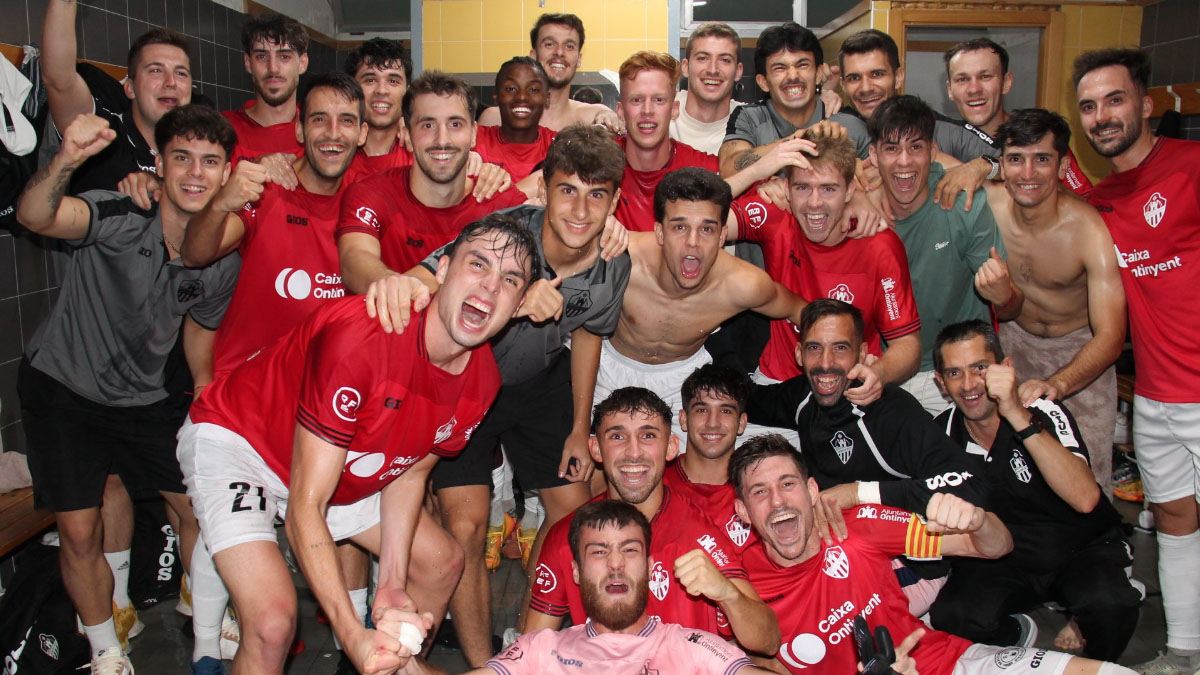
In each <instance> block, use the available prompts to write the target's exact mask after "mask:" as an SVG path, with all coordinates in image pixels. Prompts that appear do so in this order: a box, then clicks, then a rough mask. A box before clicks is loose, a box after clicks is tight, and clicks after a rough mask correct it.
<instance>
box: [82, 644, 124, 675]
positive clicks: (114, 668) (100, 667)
mask: <svg viewBox="0 0 1200 675" xmlns="http://www.w3.org/2000/svg"><path fill="white" fill-rule="evenodd" d="M91 666H92V675H133V664H132V663H130V662H129V657H128V656H126V655H125V652H123V651H121V648H120V647H109V648H108V649H103V650H101V651H100V653H99V654H97V655H95V656H93V657H92V663H91Z"/></svg>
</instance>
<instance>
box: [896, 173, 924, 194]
mask: <svg viewBox="0 0 1200 675" xmlns="http://www.w3.org/2000/svg"><path fill="white" fill-rule="evenodd" d="M917 176H918V172H916V171H895V172H893V173H892V185H894V186H895V187H896V191H897V192H901V193H910V192H915V191H916V190H917V189H918V188H919V187H920V186H919V185H918V184H917Z"/></svg>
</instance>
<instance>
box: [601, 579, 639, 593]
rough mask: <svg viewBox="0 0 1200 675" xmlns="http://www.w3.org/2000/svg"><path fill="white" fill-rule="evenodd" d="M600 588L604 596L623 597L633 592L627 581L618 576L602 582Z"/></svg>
mask: <svg viewBox="0 0 1200 675" xmlns="http://www.w3.org/2000/svg"><path fill="white" fill-rule="evenodd" d="M601 588H602V590H603V591H604V593H605V594H606V595H615V596H624V595H628V594H629V592H630V591H631V590H633V585H632V584H631V583H630V582H629V579H626V578H625V577H623V576H620V575H613V576H611V577H609V578H608V579H607V580H606V581H605V582H604V585H603V586H602V587H601Z"/></svg>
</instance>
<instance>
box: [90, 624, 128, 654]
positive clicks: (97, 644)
mask: <svg viewBox="0 0 1200 675" xmlns="http://www.w3.org/2000/svg"><path fill="white" fill-rule="evenodd" d="M83 634H84V635H85V636H87V640H88V644H89V645H91V646H92V658H93V659H94V658H96V657H97V656H99V655H100V652H102V651H104V650H105V649H112V648H113V647H116V648H117V649H120V648H121V641H120V640H119V639H117V627H116V625H115V624H113V618H112V617H111V616H110V617H108V621H105V622H104V623H98V624H96V625H95V626H84V627H83Z"/></svg>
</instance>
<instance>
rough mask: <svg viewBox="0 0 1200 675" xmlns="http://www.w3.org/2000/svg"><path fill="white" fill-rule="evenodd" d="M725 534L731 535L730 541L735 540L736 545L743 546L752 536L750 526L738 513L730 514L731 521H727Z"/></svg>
mask: <svg viewBox="0 0 1200 675" xmlns="http://www.w3.org/2000/svg"><path fill="white" fill-rule="evenodd" d="M725 534H726V535H727V536H728V537H729V541H732V542H733V545H734V546H737V547H739V548H740V547H742V546H745V545H746V540H748V539H749V538H750V526H749V525H747V524H746V523H745V521H743V520H742V519H741V518H738V517H737V514H736V513H735V514H733V515H732V516H729V521H728V522H726V523H725Z"/></svg>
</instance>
